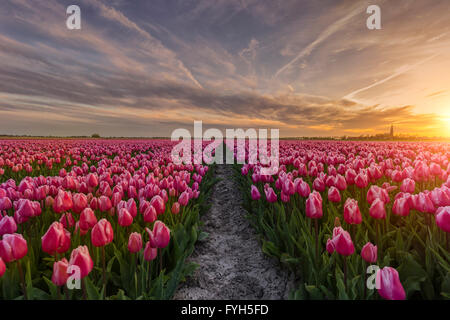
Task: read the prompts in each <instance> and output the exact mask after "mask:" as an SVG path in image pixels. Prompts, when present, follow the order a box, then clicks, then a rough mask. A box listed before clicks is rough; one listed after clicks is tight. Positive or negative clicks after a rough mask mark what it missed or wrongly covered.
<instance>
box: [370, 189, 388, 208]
mask: <svg viewBox="0 0 450 320" xmlns="http://www.w3.org/2000/svg"><path fill="white" fill-rule="evenodd" d="M375 199H380V200H381V201H383V202H384V203H388V202H389V201H390V199H389V195H388V193H387V190H386V189H384V188H380V187H379V186H376V185H373V186H371V187H370V188H369V191H367V202H368V203H369V204H372V203H373V202H374V201H375Z"/></svg>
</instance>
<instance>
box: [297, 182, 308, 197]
mask: <svg viewBox="0 0 450 320" xmlns="http://www.w3.org/2000/svg"><path fill="white" fill-rule="evenodd" d="M297 193H298V194H299V195H300V196H301V197H303V198H306V197H308V196H309V194H310V193H311V189H310V187H309V184H308V183H306V182H305V181H303V180H302V181H301V182H300V183H299V184H298V186H297Z"/></svg>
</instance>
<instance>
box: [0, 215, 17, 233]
mask: <svg viewBox="0 0 450 320" xmlns="http://www.w3.org/2000/svg"><path fill="white" fill-rule="evenodd" d="M16 231H17V224H16V222H15V221H14V218H13V217H10V216H7V215H5V216H4V217H3V218H1V219H0V237H1V236H3V235H4V234H12V233H15V232H16Z"/></svg>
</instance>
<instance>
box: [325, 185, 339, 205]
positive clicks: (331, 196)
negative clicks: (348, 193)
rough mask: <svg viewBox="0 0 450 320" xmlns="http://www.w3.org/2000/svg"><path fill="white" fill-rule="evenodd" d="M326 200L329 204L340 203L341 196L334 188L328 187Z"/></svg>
mask: <svg viewBox="0 0 450 320" xmlns="http://www.w3.org/2000/svg"><path fill="white" fill-rule="evenodd" d="M328 200H329V201H330V202H341V194H340V193H339V190H338V189H337V188H336V187H330V188H329V189H328Z"/></svg>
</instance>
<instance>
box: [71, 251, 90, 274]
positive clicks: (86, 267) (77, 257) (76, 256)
mask: <svg viewBox="0 0 450 320" xmlns="http://www.w3.org/2000/svg"><path fill="white" fill-rule="evenodd" d="M69 266H77V267H79V268H80V278H84V277H86V276H87V275H88V274H89V273H90V272H91V271H92V269H93V268H94V261H92V258H91V256H90V254H89V249H88V247H87V246H79V247H78V248H76V249H74V250H73V251H72V253H71V255H70V261H69Z"/></svg>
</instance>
